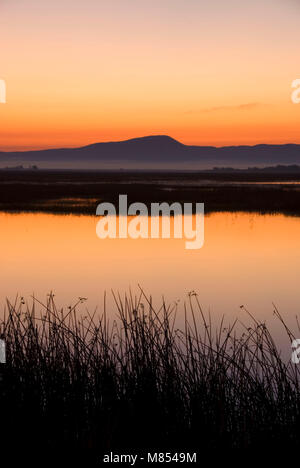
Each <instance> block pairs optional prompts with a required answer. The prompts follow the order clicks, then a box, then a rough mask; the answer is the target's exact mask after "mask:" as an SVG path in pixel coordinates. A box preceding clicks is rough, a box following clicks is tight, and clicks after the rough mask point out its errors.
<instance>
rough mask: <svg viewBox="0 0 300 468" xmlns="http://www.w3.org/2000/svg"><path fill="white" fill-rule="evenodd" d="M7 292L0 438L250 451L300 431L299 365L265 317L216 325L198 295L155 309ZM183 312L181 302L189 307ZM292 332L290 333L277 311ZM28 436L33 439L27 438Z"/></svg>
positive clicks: (293, 441) (72, 447) (98, 447)
mask: <svg viewBox="0 0 300 468" xmlns="http://www.w3.org/2000/svg"><path fill="white" fill-rule="evenodd" d="M83 302H84V298H79V300H78V301H77V303H76V304H75V305H74V306H70V307H69V308H68V309H67V310H64V309H60V308H58V307H57V306H56V303H55V300H54V295H53V294H50V295H49V296H48V298H47V302H46V303H45V304H42V303H41V302H39V301H38V300H37V299H35V298H34V299H33V301H32V302H31V303H30V305H29V303H25V301H24V300H23V299H20V300H17V301H16V302H15V303H11V302H9V301H7V307H6V310H5V314H4V316H3V319H2V322H1V325H0V333H1V336H2V338H3V339H5V341H6V347H7V363H6V364H5V365H2V369H1V370H0V372H1V376H2V380H1V382H0V401H1V403H0V405H1V419H2V425H1V426H2V431H3V428H4V429H5V430H4V433H3V434H2V436H1V437H2V441H4V442H5V443H4V444H3V447H9V446H10V442H11V441H12V440H13V441H14V444H16V443H17V444H19V445H20V446H22V447H28V446H30V447H32V446H35V447H39V448H41V447H42V448H43V450H44V451H46V452H47V451H49V450H50V449H55V450H58V449H61V448H64V449H67V450H68V451H69V452H70V453H75V451H78V450H79V451H85V452H86V451H88V452H90V453H93V454H94V455H95V456H100V454H101V453H105V452H108V451H110V450H123V449H127V450H128V449H129V448H130V450H139V449H143V448H150V447H153V448H155V449H159V448H161V449H166V448H167V447H168V448H173V449H176V450H178V449H180V448H184V449H185V450H188V449H193V450H200V451H202V452H203V451H213V450H214V449H222V448H226V450H229V449H232V450H235V449H245V448H249V449H252V448H253V447H254V448H257V447H260V446H264V447H269V446H272V445H274V444H276V443H280V444H281V446H286V447H294V446H295V447H296V446H297V444H298V443H299V439H300V426H299V423H300V392H299V367H297V366H296V365H294V364H292V363H291V362H285V361H284V360H283V359H282V358H281V354H280V351H279V349H278V348H277V346H276V343H275V342H274V340H273V338H272V336H271V333H270V331H269V330H268V328H267V327H266V325H265V324H264V323H260V322H258V321H257V320H256V319H255V318H254V317H252V316H251V317H250V318H251V325H250V326H247V327H244V329H243V330H242V332H241V331H240V326H239V327H238V329H239V330H238V329H237V324H236V323H234V324H232V325H231V326H225V325H224V319H222V320H221V322H220V326H219V327H218V328H215V327H214V325H213V324H212V323H211V320H210V317H209V316H206V315H205V314H204V313H203V311H202V309H201V306H200V304H199V300H198V297H197V295H196V294H195V293H193V292H192V293H190V294H189V297H188V300H187V301H186V303H185V305H184V310H183V314H181V318H182V316H183V317H184V319H183V320H181V322H182V323H183V325H182V326H181V327H178V318H177V312H178V307H179V306H178V304H174V305H173V306H168V305H166V304H165V303H164V302H163V303H162V305H161V307H160V308H158V309H156V308H154V306H153V304H152V300H151V298H147V297H146V296H145V294H144V293H143V291H140V292H139V295H138V296H135V297H133V296H132V294H128V295H126V296H124V297H121V296H119V295H114V302H115V305H116V315H115V317H114V318H112V314H111V311H110V313H109V314H108V311H107V310H106V306H105V301H104V306H103V311H102V313H101V314H99V313H98V312H97V313H96V312H94V313H90V312H89V311H85V312H84V314H82V312H80V313H79V311H78V308H82V307H84V306H80V304H81V303H83ZM181 312H182V311H181ZM274 314H275V315H276V317H277V319H278V320H279V321H280V322H281V323H282V326H283V329H284V331H285V332H286V333H287V334H288V337H289V338H290V340H292V339H293V335H292V333H291V331H290V330H289V329H288V328H287V326H286V325H285V323H284V321H283V319H282V317H281V315H280V314H279V312H278V311H277V309H275V310H274ZM28 444H29V445H28Z"/></svg>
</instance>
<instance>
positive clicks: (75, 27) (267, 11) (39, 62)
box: [0, 0, 300, 151]
mask: <svg viewBox="0 0 300 468" xmlns="http://www.w3.org/2000/svg"><path fill="white" fill-rule="evenodd" d="M299 20H300V1H298V0H251V1H247V0H244V1H243V2H241V1H240V0H227V1H225V0H210V1H204V0H151V1H150V0H147V1H145V0H110V1H107V0H106V1H102V0H84V1H78V0H51V1H43V2H41V1H40V0H0V79H3V80H5V83H6V88H7V97H6V100H7V102H6V104H0V150H3V151H11V150H26V149H39V148H50V147H76V146H82V145H85V144H89V143H93V142H98V141H116V140H124V139H127V138H134V137H139V136H144V135H153V134H166V135H170V136H172V137H173V138H176V139H178V140H179V141H181V142H183V143H186V144H199V145H216V146H222V145H237V144H250V145H252V144H257V143H300V132H299V123H300V104H298V105H297V104H293V103H292V100H291V93H292V88H291V84H292V82H293V81H294V80H295V79H297V78H300V65H299V63H300V62H299V58H300V28H299Z"/></svg>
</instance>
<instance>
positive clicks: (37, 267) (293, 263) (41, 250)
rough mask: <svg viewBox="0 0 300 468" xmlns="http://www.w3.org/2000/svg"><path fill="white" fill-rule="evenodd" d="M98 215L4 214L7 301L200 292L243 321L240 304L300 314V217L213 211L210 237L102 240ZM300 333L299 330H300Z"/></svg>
mask: <svg viewBox="0 0 300 468" xmlns="http://www.w3.org/2000/svg"><path fill="white" fill-rule="evenodd" d="M97 221H98V219H97V218H96V217H89V216H73V215H67V216H65V215H51V214H42V213H36V214H7V213H0V226H1V230H0V241H1V242H0V258H1V268H0V291H1V292H0V302H1V304H0V305H1V308H3V305H4V302H5V297H9V298H10V299H11V300H12V299H13V298H14V297H15V296H16V294H17V293H18V294H19V295H21V296H24V297H26V298H29V297H30V295H32V294H33V293H34V294H35V295H36V296H37V297H39V298H41V299H42V300H44V299H45V297H46V295H47V293H48V292H49V291H50V290H52V291H54V292H55V294H56V299H57V302H58V303H59V304H61V305H69V304H70V303H74V301H75V300H76V299H77V298H78V297H79V296H83V297H87V298H88V301H87V303H86V305H87V306H88V307H89V308H90V309H92V308H94V307H95V306H96V304H99V305H100V306H101V304H102V303H103V293H104V291H107V292H110V290H111V289H114V290H115V291H120V292H121V293H125V292H127V291H128V290H129V288H131V289H132V291H133V293H135V292H138V284H140V285H141V286H142V287H143V288H144V290H145V292H146V293H147V294H149V295H150V294H151V295H152V296H153V297H154V299H155V301H157V303H158V302H159V301H160V298H161V297H162V296H164V298H165V300H166V301H167V302H174V301H177V300H181V301H183V300H184V299H185V298H186V297H187V294H188V293H189V292H190V291H192V290H195V291H196V292H197V293H198V294H199V301H200V303H201V305H202V307H203V309H204V310H205V311H207V312H208V311H210V313H211V315H212V317H213V319H214V318H215V319H216V320H219V319H220V317H221V316H222V315H223V314H225V316H226V317H227V319H228V320H229V321H232V320H233V319H235V318H236V317H237V318H239V319H241V320H242V321H246V320H247V315H246V313H245V312H244V310H243V309H241V308H240V306H241V305H244V306H246V307H247V308H248V309H249V310H250V311H251V313H253V314H254V315H255V316H256V317H257V318H259V319H261V320H267V321H271V320H272V313H273V306H272V303H274V304H276V306H277V307H278V309H279V310H280V312H281V313H282V314H283V315H284V316H285V318H286V319H287V321H288V322H292V323H294V317H295V315H296V314H299V312H300V287H299V278H300V218H298V217H287V216H284V215H281V214H276V215H260V214H249V213H235V214H233V213H213V214H210V215H206V216H205V243H204V247H203V248H202V249H200V250H186V249H185V248H184V240H178V239H176V240H175V239H169V240H166V239H160V240H154V239H147V240H146V239H144V240H131V239H122V240H118V239H116V240H100V239H99V238H98V237H97V236H96V230H95V229H96V223H97ZM299 335H300V334H299Z"/></svg>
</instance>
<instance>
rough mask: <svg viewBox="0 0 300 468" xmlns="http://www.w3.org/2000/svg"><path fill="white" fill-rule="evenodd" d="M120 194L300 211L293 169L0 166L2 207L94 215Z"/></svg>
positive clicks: (223, 207)
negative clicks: (121, 169)
mask: <svg viewBox="0 0 300 468" xmlns="http://www.w3.org/2000/svg"><path fill="white" fill-rule="evenodd" d="M278 181H279V182H280V185H274V184H272V183H274V182H278ZM291 181H294V182H299V183H298V184H295V185H289V184H288V183H289V182H291ZM121 193H124V194H128V202H129V203H131V202H135V201H140V202H144V203H146V204H148V205H149V204H150V203H151V202H163V201H166V202H169V203H172V202H175V201H177V202H181V203H183V202H193V203H195V202H196V201H198V202H204V203H205V210H206V212H212V211H256V212H270V213H274V212H277V213H278V212H281V213H287V214H295V215H299V214H300V174H299V173H293V172H291V173H288V172H284V171H283V172H282V173H265V172H262V173H257V172H253V173H251V172H248V171H246V172H228V173H227V172H223V171H217V172H211V173H208V172H202V173H179V172H178V173H166V172H164V173H158V172H156V173H150V172H147V173H145V172H131V173H130V172H126V173H125V172H115V173H113V172H88V171H46V170H35V171H34V170H31V171H30V170H26V171H25V170H24V171H8V170H2V171H0V210H4V211H44V212H52V213H81V214H95V211H96V206H97V204H98V203H99V202H100V201H109V202H113V203H115V204H116V205H117V203H118V196H119V194H121Z"/></svg>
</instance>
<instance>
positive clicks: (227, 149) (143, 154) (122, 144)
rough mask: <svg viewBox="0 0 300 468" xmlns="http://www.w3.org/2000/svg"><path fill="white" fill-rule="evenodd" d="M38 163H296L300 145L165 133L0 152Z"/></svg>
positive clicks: (7, 159) (3, 158)
mask: <svg viewBox="0 0 300 468" xmlns="http://www.w3.org/2000/svg"><path fill="white" fill-rule="evenodd" d="M4 163H5V164H6V165H7V163H11V164H15V163H22V164H26V163H28V164H38V165H39V166H40V167H53V168H55V167H83V168H84V167H86V168H90V167H99V168H101V167H106V168H108V167H110V166H111V167H123V168H127V167H128V168H132V167H135V168H146V167H149V168H155V167H157V168H160V167H167V168H177V167H180V168H186V169H188V168H191V169H193V168H196V167H197V168H209V167H213V166H224V165H234V167H241V168H243V167H247V166H248V165H249V164H250V165H251V164H256V165H258V166H260V167H262V166H263V165H273V164H299V163H300V145H296V144H285V145H267V144H265V145H255V146H224V147H220V148H218V147H215V146H190V145H184V144H182V143H180V142H179V141H177V140H174V139H173V138H171V137H169V136H165V135H153V136H146V137H142V138H134V139H130V140H125V141H118V142H107V143H95V144H91V145H88V146H83V147H80V148H61V149H47V150H38V151H19V152H16V151H15V152H0V166H3V164H4Z"/></svg>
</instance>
